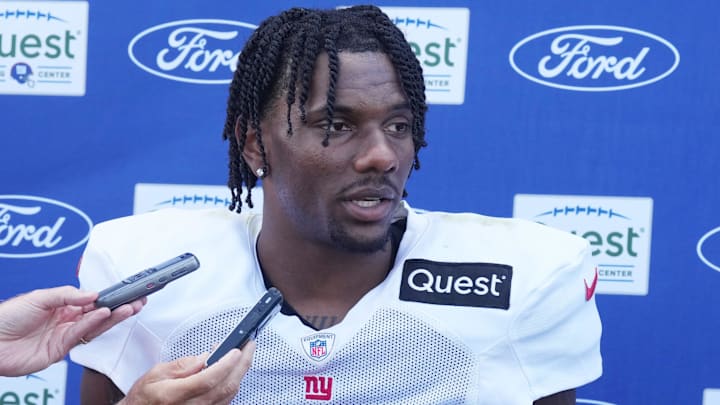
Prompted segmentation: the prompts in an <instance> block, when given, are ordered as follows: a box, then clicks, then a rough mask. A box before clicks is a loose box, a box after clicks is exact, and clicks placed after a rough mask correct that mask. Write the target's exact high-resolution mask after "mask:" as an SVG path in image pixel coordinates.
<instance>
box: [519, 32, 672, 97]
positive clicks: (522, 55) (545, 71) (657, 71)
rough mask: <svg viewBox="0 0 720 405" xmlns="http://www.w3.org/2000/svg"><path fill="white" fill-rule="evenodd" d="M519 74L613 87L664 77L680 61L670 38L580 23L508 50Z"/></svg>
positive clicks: (576, 86) (574, 85) (562, 84)
mask: <svg viewBox="0 0 720 405" xmlns="http://www.w3.org/2000/svg"><path fill="white" fill-rule="evenodd" d="M509 59H510V65H511V66H512V68H513V69H514V70H515V71H516V72H517V73H518V74H520V75H521V76H523V77H524V78H526V79H528V80H532V81H534V82H536V83H540V84H543V85H545V86H550V87H555V88H559V89H565V90H575V91H614V90H625V89H630V88H633V87H640V86H645V85H648V84H650V83H654V82H657V81H658V80H662V79H663V78H665V77H667V76H668V75H669V74H671V73H672V72H673V71H674V70H675V69H676V68H677V66H678V64H679V63H680V53H678V50H677V49H676V48H675V46H673V44H671V43H670V42H668V41H667V40H665V39H663V38H661V37H659V36H657V35H654V34H651V33H649V32H645V31H640V30H636V29H632V28H626V27H616V26H612V25H577V26H571V27H562V28H555V29H551V30H547V31H542V32H538V33H537V34H533V35H530V36H529V37H527V38H525V39H523V40H522V41H520V42H518V43H517V44H516V45H515V46H514V47H513V48H512V50H511V51H510V55H509Z"/></svg>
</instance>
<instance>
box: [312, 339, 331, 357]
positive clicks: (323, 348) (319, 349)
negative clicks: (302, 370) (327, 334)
mask: <svg viewBox="0 0 720 405" xmlns="http://www.w3.org/2000/svg"><path fill="white" fill-rule="evenodd" d="M325 356H327V342H326V341H325V340H320V339H318V340H314V341H312V342H310V357H317V358H323V357H325Z"/></svg>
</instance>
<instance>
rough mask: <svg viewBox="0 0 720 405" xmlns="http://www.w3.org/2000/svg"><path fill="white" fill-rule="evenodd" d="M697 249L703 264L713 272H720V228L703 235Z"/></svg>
mask: <svg viewBox="0 0 720 405" xmlns="http://www.w3.org/2000/svg"><path fill="white" fill-rule="evenodd" d="M696 249H697V255H698V257H699V258H700V260H702V262H703V263H705V264H706V265H707V266H708V267H710V268H711V269H713V270H716V271H720V226H718V227H717V228H715V229H713V230H711V231H710V232H708V233H706V234H705V235H703V236H702V238H700V240H699V241H698V243H697V247H696Z"/></svg>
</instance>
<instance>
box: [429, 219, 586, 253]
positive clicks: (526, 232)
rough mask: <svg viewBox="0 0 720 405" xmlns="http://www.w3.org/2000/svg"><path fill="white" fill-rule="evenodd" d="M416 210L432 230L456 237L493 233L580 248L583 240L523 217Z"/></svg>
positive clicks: (507, 237) (534, 241)
mask: <svg viewBox="0 0 720 405" xmlns="http://www.w3.org/2000/svg"><path fill="white" fill-rule="evenodd" d="M418 214H419V215H421V216H425V217H427V218H428V220H429V225H430V227H432V229H433V230H434V231H436V232H442V233H443V234H445V233H447V234H449V235H455V236H457V237H467V238H471V239H473V238H479V237H483V238H486V237H492V238H500V239H510V240H512V241H515V242H518V243H523V242H532V243H533V244H534V245H556V244H562V245H565V246H567V245H571V246H576V247H577V248H583V247H584V246H585V244H586V242H585V240H584V239H583V238H581V237H579V236H577V235H574V234H572V233H570V232H567V231H564V230H561V229H557V228H553V227H550V226H547V225H543V224H541V223H538V222H533V221H529V220H526V219H522V218H507V217H492V216H486V215H481V214H477V213H469V212H462V213H450V212H442V211H420V212H418Z"/></svg>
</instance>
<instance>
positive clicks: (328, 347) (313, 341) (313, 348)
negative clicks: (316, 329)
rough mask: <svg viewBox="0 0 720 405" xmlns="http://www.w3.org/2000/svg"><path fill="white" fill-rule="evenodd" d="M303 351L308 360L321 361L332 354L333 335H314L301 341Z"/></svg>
mask: <svg viewBox="0 0 720 405" xmlns="http://www.w3.org/2000/svg"><path fill="white" fill-rule="evenodd" d="M301 341H302V342H301V343H302V347H303V350H304V351H305V354H306V355H307V356H308V358H309V359H310V360H313V361H322V360H324V359H325V358H327V357H328V356H329V355H330V353H331V352H332V348H333V346H334V344H335V334H334V333H314V334H312V335H309V336H305V337H303V338H302V339H301Z"/></svg>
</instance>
